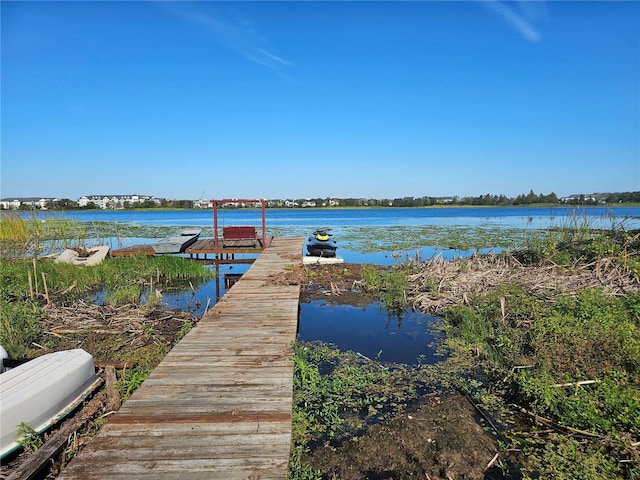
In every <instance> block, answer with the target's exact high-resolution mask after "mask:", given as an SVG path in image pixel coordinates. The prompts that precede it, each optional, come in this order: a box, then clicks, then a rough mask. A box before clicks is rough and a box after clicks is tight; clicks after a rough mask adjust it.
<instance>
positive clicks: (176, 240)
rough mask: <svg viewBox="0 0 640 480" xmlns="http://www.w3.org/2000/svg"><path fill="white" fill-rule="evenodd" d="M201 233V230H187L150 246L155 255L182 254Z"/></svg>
mask: <svg viewBox="0 0 640 480" xmlns="http://www.w3.org/2000/svg"><path fill="white" fill-rule="evenodd" d="M200 232H202V229H201V228H188V229H186V230H183V231H181V232H178V233H176V234H175V235H172V236H170V237H167V238H164V239H162V240H160V241H159V242H156V243H154V244H152V245H151V246H152V247H153V251H154V252H156V253H182V252H184V251H185V249H186V248H187V247H188V246H190V245H192V244H194V243H195V241H196V240H198V237H199V236H200Z"/></svg>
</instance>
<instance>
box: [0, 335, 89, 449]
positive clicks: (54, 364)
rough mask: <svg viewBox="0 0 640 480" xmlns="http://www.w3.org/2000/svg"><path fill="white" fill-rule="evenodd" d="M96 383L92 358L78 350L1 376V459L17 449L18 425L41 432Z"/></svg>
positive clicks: (44, 358)
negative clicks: (24, 425)
mask: <svg viewBox="0 0 640 480" xmlns="http://www.w3.org/2000/svg"><path fill="white" fill-rule="evenodd" d="M3 354H4V352H3ZM2 362H3V364H6V358H5V359H3V360H2ZM97 381H99V379H98V377H97V375H96V369H95V365H94V363H93V357H92V356H91V355H90V354H89V353H87V352H86V351H84V350H82V349H81V348H77V349H74V350H63V351H60V352H54V353H48V354H46V355H43V356H41V357H37V358H34V359H33V360H29V361H27V362H25V363H22V364H21V365H18V366H16V367H14V368H10V369H8V370H6V371H4V372H3V373H0V425H2V430H1V431H0V458H4V457H6V456H7V455H9V454H10V453H12V452H13V451H15V450H16V449H18V448H19V447H20V444H19V443H18V441H19V440H20V431H19V430H20V428H19V425H20V424H22V423H24V424H26V425H28V426H29V427H31V428H32V429H33V430H34V431H36V432H38V433H42V432H44V431H45V430H47V429H48V428H50V427H51V426H53V425H55V424H56V423H58V422H59V421H60V420H62V419H63V418H64V417H65V416H67V415H68V414H69V413H71V412H72V411H73V410H74V409H75V408H76V407H77V406H78V405H79V404H80V403H81V402H82V401H83V400H84V399H85V398H86V397H87V395H89V393H90V392H91V391H92V390H93V388H94V384H95V382H97Z"/></svg>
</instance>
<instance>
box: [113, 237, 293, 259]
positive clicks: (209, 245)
mask: <svg viewBox="0 0 640 480" xmlns="http://www.w3.org/2000/svg"><path fill="white" fill-rule="evenodd" d="M273 238H274V237H273V235H266V236H265V243H266V246H265V248H266V247H269V246H270V245H271V243H272V242H273ZM303 241H304V240H301V242H303ZM301 248H302V247H301ZM262 251H263V247H262V239H257V240H255V241H250V240H220V242H219V244H218V248H217V249H216V245H215V241H214V239H213V238H201V239H199V240H196V242H195V243H194V244H192V245H191V246H189V247H187V248H186V249H185V250H184V252H183V254H186V255H189V257H190V258H195V259H196V260H200V259H201V260H210V259H211V258H210V257H209V255H213V259H218V260H223V261H221V262H220V263H234V262H225V261H224V260H229V259H231V257H232V256H233V257H234V258H235V255H236V254H240V255H259V254H261V253H262ZM110 255H111V256H112V257H127V256H130V255H148V256H151V255H162V254H157V253H156V252H155V250H154V249H153V247H152V246H151V244H150V243H148V244H139V245H131V246H128V247H123V248H119V249H116V250H111V252H110ZM200 255H202V257H201V256H200ZM238 263H246V262H242V261H241V262H238Z"/></svg>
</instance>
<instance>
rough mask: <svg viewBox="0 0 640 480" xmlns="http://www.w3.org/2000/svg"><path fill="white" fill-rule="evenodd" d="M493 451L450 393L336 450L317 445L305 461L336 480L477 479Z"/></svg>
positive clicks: (466, 406)
mask: <svg viewBox="0 0 640 480" xmlns="http://www.w3.org/2000/svg"><path fill="white" fill-rule="evenodd" d="M496 452H497V450H496V443H495V441H494V439H493V438H491V437H490V436H489V435H488V434H487V433H486V432H485V431H484V430H483V428H482V426H481V424H480V421H479V419H478V418H477V412H476V410H475V408H474V407H473V406H472V405H471V403H470V402H469V400H468V399H467V398H465V397H464V396H462V395H460V394H450V395H446V396H443V397H440V396H433V397H431V398H429V399H428V400H427V402H426V403H424V404H423V405H421V406H420V407H419V408H418V409H417V410H415V411H411V412H410V413H404V414H402V415H400V416H398V417H396V418H394V419H392V420H389V421H387V422H384V423H383V424H379V425H374V426H373V427H371V428H370V429H369V430H368V431H367V433H366V434H365V435H363V436H362V437H355V438H353V439H352V440H351V441H348V442H346V443H345V444H344V445H342V446H340V447H338V448H335V447H331V446H323V447H321V448H319V449H317V450H316V451H315V452H313V454H312V455H311V456H310V458H309V463H310V464H311V466H312V467H314V468H317V469H318V470H320V471H321V472H322V474H323V478H339V479H341V480H368V479H379V480H383V479H384V480H392V479H393V480H403V479H415V478H431V479H436V478H438V479H440V478H442V479H454V478H455V479H469V480H480V479H483V478H485V471H486V470H488V468H487V466H488V465H490V463H491V461H492V459H493V458H494V455H495V454H496Z"/></svg>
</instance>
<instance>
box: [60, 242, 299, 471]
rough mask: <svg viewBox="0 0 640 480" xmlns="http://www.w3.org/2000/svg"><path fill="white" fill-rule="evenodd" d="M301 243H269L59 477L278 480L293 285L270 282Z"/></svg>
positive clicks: (287, 410) (292, 260) (287, 401)
mask: <svg viewBox="0 0 640 480" xmlns="http://www.w3.org/2000/svg"><path fill="white" fill-rule="evenodd" d="M303 243H304V239H303V238H297V237H296V238H277V239H274V240H273V241H272V242H271V245H270V246H269V247H268V248H266V249H265V250H264V251H262V253H261V255H260V256H259V257H258V258H257V259H256V261H255V262H254V263H253V265H252V266H251V268H250V269H249V270H248V271H247V273H245V274H244V275H243V276H242V278H241V279H240V280H239V281H238V282H237V283H235V284H234V285H233V287H232V288H231V289H230V290H229V291H228V292H227V293H226V295H225V296H224V297H222V299H220V301H219V302H218V303H217V304H216V305H215V307H214V308H213V309H212V310H210V311H209V312H208V313H207V314H206V315H205V316H204V317H203V318H202V319H201V320H200V322H198V324H197V326H196V327H195V328H194V329H193V330H191V332H189V333H188V334H187V335H186V336H185V337H184V338H183V339H182V341H181V342H180V343H179V344H178V345H176V346H175V347H174V348H173V349H172V350H171V352H169V354H168V355H167V356H166V358H165V359H164V360H163V361H162V363H160V365H159V366H158V367H157V368H156V369H155V370H154V371H153V372H152V373H151V375H150V376H149V378H148V379H147V380H146V381H145V382H144V383H143V384H142V385H141V386H140V388H139V389H138V390H136V391H135V392H134V393H133V394H132V395H131V397H130V398H129V400H127V402H126V403H125V404H123V405H122V407H121V408H120V410H119V411H118V412H117V413H116V414H114V415H113V416H112V417H111V418H110V420H109V421H108V423H107V424H106V425H105V426H104V427H103V428H102V430H101V431H100V432H99V434H98V435H97V436H96V437H95V438H94V439H93V440H92V441H91V442H90V443H89V444H88V445H87V446H86V447H85V448H84V449H83V450H82V451H81V452H80V453H79V454H78V456H77V457H76V458H74V459H73V460H72V461H71V463H70V464H69V465H68V466H67V468H65V469H64V470H63V472H62V475H61V476H60V477H59V478H60V479H63V480H79V479H92V480H96V479H97V480H102V479H104V480H106V479H111V480H112V479H127V480H129V479H141V480H146V479H153V480H173V479H175V480H177V479H181V480H190V479H207V480H209V479H225V480H234V479H255V480H257V479H260V480H264V479H279V480H284V479H286V477H287V469H288V462H289V448H290V440H291V408H292V388H293V362H292V360H291V357H292V355H293V349H292V343H293V342H294V341H295V338H296V333H297V321H298V301H299V291H300V286H299V285H279V284H276V282H273V281H272V276H273V275H277V274H279V273H283V272H284V271H285V270H286V268H287V266H288V265H291V264H299V263H301V262H302V258H301V249H302V245H303Z"/></svg>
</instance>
